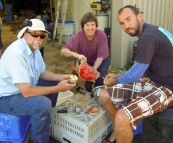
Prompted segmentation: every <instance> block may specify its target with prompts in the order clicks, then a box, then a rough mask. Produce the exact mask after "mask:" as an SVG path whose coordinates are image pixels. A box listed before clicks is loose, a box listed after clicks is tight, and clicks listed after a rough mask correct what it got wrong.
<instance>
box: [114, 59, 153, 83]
mask: <svg viewBox="0 0 173 143" xmlns="http://www.w3.org/2000/svg"><path fill="white" fill-rule="evenodd" d="M149 65H150V64H144V63H139V62H136V61H135V62H134V64H133V66H132V67H131V68H130V69H129V70H128V71H127V72H125V73H124V74H123V75H122V76H120V77H118V78H117V79H116V80H117V82H118V83H125V84H126V83H133V82H135V81H137V80H139V79H140V78H141V77H142V76H143V75H144V74H145V72H146V71H147V69H148V67H149Z"/></svg>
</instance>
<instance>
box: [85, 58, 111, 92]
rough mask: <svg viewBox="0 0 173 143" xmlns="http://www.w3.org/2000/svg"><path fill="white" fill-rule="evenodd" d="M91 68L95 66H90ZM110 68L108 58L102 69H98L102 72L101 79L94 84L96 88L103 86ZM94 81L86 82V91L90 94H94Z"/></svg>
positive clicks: (101, 66)
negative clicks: (104, 78)
mask: <svg viewBox="0 0 173 143" xmlns="http://www.w3.org/2000/svg"><path fill="white" fill-rule="evenodd" d="M89 65H90V66H93V64H89ZM109 66H110V61H109V59H108V58H106V59H105V60H104V61H103V62H102V64H101V65H100V67H99V68H98V69H97V71H98V72H100V77H99V78H98V79H97V80H96V81H95V83H94V87H97V86H100V85H103V77H105V75H106V74H107V72H108V69H109ZM92 84H93V82H92V81H85V89H86V91H88V92H92Z"/></svg>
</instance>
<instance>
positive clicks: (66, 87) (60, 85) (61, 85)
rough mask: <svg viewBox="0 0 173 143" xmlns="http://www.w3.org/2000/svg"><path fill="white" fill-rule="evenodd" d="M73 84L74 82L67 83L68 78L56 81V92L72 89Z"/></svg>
mask: <svg viewBox="0 0 173 143" xmlns="http://www.w3.org/2000/svg"><path fill="white" fill-rule="evenodd" d="M74 86H76V84H72V83H69V80H63V81H61V82H59V83H58V85H57V88H58V92H64V91H67V90H70V89H72V88H73V87H74Z"/></svg>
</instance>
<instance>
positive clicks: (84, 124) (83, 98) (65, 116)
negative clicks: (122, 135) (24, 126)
mask: <svg viewBox="0 0 173 143" xmlns="http://www.w3.org/2000/svg"><path fill="white" fill-rule="evenodd" d="M67 104H68V105H69V106H68V107H67V106H66V105H67ZM75 106H80V107H81V112H79V113H76V112H75V110H74V109H73V107H75ZM90 106H94V110H95V109H99V110H100V112H97V113H93V114H88V113H86V112H85V111H86V109H87V108H88V107H90ZM65 107H66V109H68V113H57V111H58V110H61V109H63V108H65ZM111 132H112V124H111V121H110V119H109V117H108V116H107V114H106V113H105V111H104V109H103V108H102V107H101V106H100V104H98V102H97V101H96V100H95V99H94V98H91V96H90V95H89V94H85V95H82V94H76V95H73V96H72V97H71V98H70V99H68V100H66V101H64V102H62V103H61V104H59V105H58V106H56V107H54V108H53V109H52V117H51V129H50V135H51V136H52V137H53V138H55V139H57V140H58V141H60V142H61V143H66V142H71V143H101V142H102V141H103V140H104V139H105V137H106V136H107V135H108V134H110V133H111Z"/></svg>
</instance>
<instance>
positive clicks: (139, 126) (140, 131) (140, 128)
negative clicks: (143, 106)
mask: <svg viewBox="0 0 173 143" xmlns="http://www.w3.org/2000/svg"><path fill="white" fill-rule="evenodd" d="M142 125H143V120H141V121H140V122H139V124H138V126H137V128H136V130H134V131H133V134H134V135H138V134H141V133H142Z"/></svg>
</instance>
